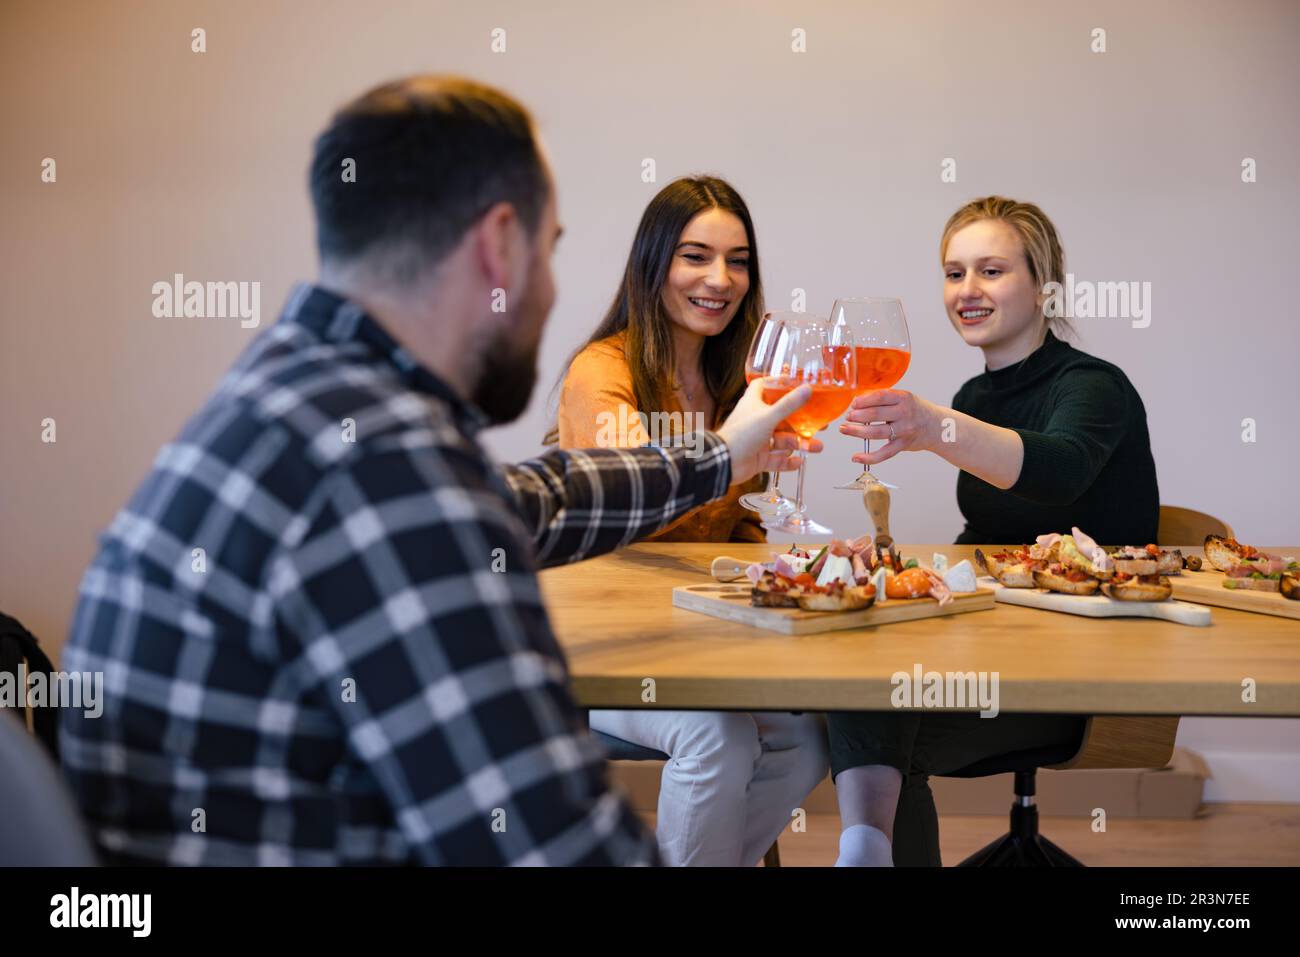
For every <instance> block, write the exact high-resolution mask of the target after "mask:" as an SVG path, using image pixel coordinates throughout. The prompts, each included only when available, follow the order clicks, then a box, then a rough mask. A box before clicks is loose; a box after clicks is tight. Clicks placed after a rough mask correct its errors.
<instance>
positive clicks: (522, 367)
mask: <svg viewBox="0 0 1300 957" xmlns="http://www.w3.org/2000/svg"><path fill="white" fill-rule="evenodd" d="M509 346H510V339H509V337H507V336H503V337H502V338H501V340H499V341H497V342H495V343H493V344H492V345H491V346H490V347H489V348H488V350H487V352H486V353H485V354H484V357H483V372H482V374H481V375H480V376H479V380H478V383H477V384H476V385H475V386H474V392H473V395H472V396H471V397H470V398H472V399H473V400H474V404H475V405H477V406H478V407H479V408H480V409H482V410H483V411H484V412H485V413H487V416H488V420H489V422H490V423H491V424H492V425H502V424H504V423H506V422H513V421H514V420H515V419H517V418H519V416H521V415H523V412H524V409H526V408H528V400H529V399H530V398H532V395H533V386H534V385H535V384H536V383H537V351H538V345H534V346H533V347H532V348H531V349H529V350H528V352H526V353H524V354H523V355H517V354H515V353H512V352H510V351H509Z"/></svg>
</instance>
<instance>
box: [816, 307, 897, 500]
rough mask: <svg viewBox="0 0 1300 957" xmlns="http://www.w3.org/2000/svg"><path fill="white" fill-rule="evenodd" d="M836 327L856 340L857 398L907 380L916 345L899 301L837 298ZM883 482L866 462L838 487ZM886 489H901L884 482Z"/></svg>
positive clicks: (866, 445)
mask: <svg viewBox="0 0 1300 957" xmlns="http://www.w3.org/2000/svg"><path fill="white" fill-rule="evenodd" d="M830 322H831V326H832V328H834V327H838V326H843V327H844V328H846V329H848V330H849V333H850V334H851V335H852V337H853V346H854V353H855V354H856V356H857V365H858V384H857V387H856V388H855V389H854V393H853V394H854V396H855V397H856V396H859V395H866V394H867V393H868V392H874V391H876V390H877V389H889V388H892V387H893V386H894V385H896V384H897V382H898V380H899V379H901V378H903V373H905V372H906V371H907V366H908V363H909V362H911V360H912V342H911V338H910V337H909V335H908V332H907V317H906V316H905V315H903V303H902V301H901V300H899V299H870V298H862V299H836V300H835V305H834V306H833V307H832V309H831V319H830ZM862 451H863V452H864V453H869V452H870V451H871V440H870V439H863V440H862ZM878 481H880V480H879V479H877V478H876V477H875V476H874V475H872V474H871V466H870V465H867V464H866V463H865V462H864V463H863V465H862V474H860V475H859V476H858V477H857V478H855V479H854V480H853V481H851V482H849V483H848V484H847V485H837V486H835V487H836V488H843V489H853V490H854V491H861V490H863V489H865V488H866V487H867V486H868V485H869V484H871V483H872V482H878ZM880 484H881V485H884V486H885V487H886V488H898V486H897V485H890V484H889V483H888V482H881V483H880Z"/></svg>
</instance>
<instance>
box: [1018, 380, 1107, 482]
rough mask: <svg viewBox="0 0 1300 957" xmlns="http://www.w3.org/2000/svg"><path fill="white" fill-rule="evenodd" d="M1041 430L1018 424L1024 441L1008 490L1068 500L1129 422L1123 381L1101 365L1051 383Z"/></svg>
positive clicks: (1099, 464)
mask: <svg viewBox="0 0 1300 957" xmlns="http://www.w3.org/2000/svg"><path fill="white" fill-rule="evenodd" d="M1048 402H1049V404H1050V407H1051V412H1050V414H1049V417H1048V421H1047V425H1046V426H1045V427H1044V429H1043V430H1042V431H1041V432H1034V431H1030V430H1028V429H1016V430H1015V431H1016V432H1018V433H1020V439H1021V441H1022V442H1023V443H1024V446H1025V458H1024V464H1023V465H1022V466H1021V469H1020V477H1019V478H1018V479H1017V480H1016V484H1015V485H1013V486H1011V488H1010V489H1008V491H1009V492H1010V493H1011V494H1012V495H1016V496H1019V497H1021V498H1024V499H1027V500H1029V501H1031V502H1039V503H1042V504H1044V505H1069V504H1071V503H1072V502H1074V501H1075V500H1077V499H1078V498H1079V496H1081V495H1082V494H1083V493H1084V492H1086V491H1087V490H1088V488H1089V487H1090V486H1091V485H1092V483H1093V481H1095V480H1096V478H1097V475H1098V473H1099V472H1101V470H1102V467H1103V466H1105V464H1106V462H1107V461H1109V459H1110V457H1111V455H1112V454H1113V453H1114V451H1115V449H1116V448H1118V447H1119V444H1120V442H1121V441H1122V440H1123V438H1124V435H1125V433H1126V431H1127V430H1128V429H1129V428H1130V427H1131V421H1130V419H1131V415H1132V409H1131V408H1130V401H1129V392H1128V389H1127V388H1126V387H1125V383H1124V382H1123V381H1122V380H1121V379H1120V378H1118V377H1117V376H1115V375H1114V374H1112V373H1110V372H1108V371H1105V370H1102V369H1077V370H1071V371H1070V372H1069V373H1068V374H1066V375H1064V376H1062V377H1061V378H1060V379H1059V380H1057V382H1055V383H1054V384H1053V386H1052V390H1051V392H1050V394H1049V396H1048Z"/></svg>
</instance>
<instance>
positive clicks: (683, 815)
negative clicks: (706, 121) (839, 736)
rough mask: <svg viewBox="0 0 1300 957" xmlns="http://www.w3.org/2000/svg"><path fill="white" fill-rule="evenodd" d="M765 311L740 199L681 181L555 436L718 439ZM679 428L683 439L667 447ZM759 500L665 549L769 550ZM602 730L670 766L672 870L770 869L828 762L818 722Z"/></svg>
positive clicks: (570, 376) (718, 516)
mask: <svg viewBox="0 0 1300 957" xmlns="http://www.w3.org/2000/svg"><path fill="white" fill-rule="evenodd" d="M762 308H763V307H762V286H761V283H760V281H759V273H758V245H757V242H756V241H755V238H754V227H753V223H752V221H751V220H750V215H749V210H748V208H747V207H746V205H745V201H744V200H743V199H742V198H741V196H740V194H739V193H737V192H736V190H735V189H733V188H732V187H731V186H730V185H729V184H727V183H726V182H724V181H723V180H720V179H717V178H714V177H691V178H684V179H679V180H676V181H674V182H672V183H670V184H668V185H667V186H665V187H664V188H663V189H662V190H661V191H660V192H659V194H658V195H656V196H655V197H654V198H653V199H652V200H651V201H650V204H649V205H648V206H647V207H646V210H645V213H644V214H643V216H642V218H641V223H640V225H639V226H638V227H637V231H636V235H635V237H634V239H633V241H632V250H631V253H630V255H629V256H628V261H627V267H626V269H625V271H624V274H623V280H622V283H621V284H620V286H619V290H618V293H617V294H616V295H615V297H614V302H613V303H612V305H611V306H610V308H609V311H608V313H607V314H606V316H605V319H604V321H603V322H601V324H600V325H599V327H598V328H597V329H596V331H595V332H594V333H593V334H592V336H591V338H590V339H589V340H588V342H587V344H586V345H585V346H584V347H583V348H582V349H581V350H579V352H578V353H577V354H576V355H575V356H574V358H573V359H572V360H571V362H570V363H569V366H568V371H567V374H566V375H565V378H564V383H563V388H562V392H561V396H560V406H559V417H558V421H557V423H556V428H555V430H553V432H552V434H551V435H550V436H548V438H558V441H559V444H560V445H561V446H563V447H566V448H569V447H573V448H587V447H591V446H598V445H610V444H614V445H621V446H635V445H640V444H642V443H644V442H646V441H648V440H657V441H658V442H659V443H660V444H664V445H668V444H672V443H673V442H675V441H677V440H683V439H689V436H688V435H686V433H689V432H690V431H691V430H692V429H694V428H696V427H700V428H713V427H715V425H716V423H718V422H719V421H721V420H722V419H723V418H725V416H726V413H727V412H728V411H729V410H730V409H731V408H732V407H733V406H734V405H735V403H736V402H737V400H738V399H739V398H740V396H741V394H742V393H743V392H744V390H745V357H746V354H747V352H748V350H749V344H750V340H751V339H752V338H753V335H754V330H755V329H756V328H757V326H758V322H759V319H760V318H761V316H762ZM638 413H644V414H646V416H647V420H646V422H645V423H642V421H641V420H640V419H639V418H638V417H637V414H638ZM673 416H677V418H676V420H674V418H673ZM665 421H666V422H668V423H674V422H675V423H677V424H680V425H681V426H682V428H681V429H679V430H678V432H677V434H672V435H664V434H662V433H663V429H662V428H661V426H662V425H663V423H664V422H665ZM651 432H657V433H659V434H657V435H655V434H650V433H651ZM756 488H758V486H757V485H756V484H753V483H751V484H750V485H747V486H740V485H738V486H734V487H733V488H732V489H731V493H730V494H729V495H728V496H727V497H725V498H723V499H720V500H718V501H716V502H713V503H710V504H708V505H704V506H701V507H700V508H697V509H695V510H694V511H691V512H688V513H687V514H686V515H684V516H683V517H682V518H681V519H679V520H678V521H677V522H676V523H674V524H673V525H670V526H669V527H668V528H666V529H664V530H663V531H661V532H660V533H659V534H657V535H655V536H652V539H651V540H654V541H693V542H728V541H745V542H762V541H765V540H766V538H765V535H764V533H763V529H762V526H761V525H760V524H759V518H758V516H757V515H755V514H754V513H753V512H749V511H747V510H745V509H744V508H743V507H741V506H740V505H739V504H738V503H737V501H736V499H737V498H738V496H739V494H740V493H741V492H744V491H753V490H755V489H756ZM590 720H591V727H592V728H594V729H595V730H598V731H602V732H604V733H605V734H610V735H613V736H614V737H616V738H622V739H623V740H625V741H631V742H633V743H636V744H640V745H643V746H646V747H650V748H654V749H656V750H659V751H663V752H665V753H667V754H668V756H669V761H668V763H667V765H665V767H664V772H663V776H662V778H661V784H660V789H659V805H658V818H657V821H656V832H657V837H658V842H659V849H660V852H661V854H662V855H663V858H664V861H665V862H666V863H668V864H693V865H728V866H752V865H753V864H755V863H757V861H758V860H759V858H760V857H762V855H763V853H764V852H765V851H766V850H767V849H768V847H770V846H771V844H772V842H773V841H774V840H775V839H776V838H777V836H778V835H779V834H780V833H781V831H782V830H783V829H784V828H785V826H786V824H788V823H789V821H790V814H791V812H792V811H793V809H794V808H796V807H798V806H800V805H801V803H802V802H803V799H804V798H805V797H806V796H807V794H808V792H809V791H811V790H812V789H813V788H814V787H815V786H816V785H817V783H818V782H819V781H820V780H821V779H822V778H823V777H824V776H825V775H826V769H827V766H828V760H827V755H826V733H825V729H824V726H823V724H822V721H821V718H820V717H819V716H815V715H792V714H768V713H753V714H750V713H745V712H706V711H650V710H645V709H640V710H629V711H592V712H591V716H590Z"/></svg>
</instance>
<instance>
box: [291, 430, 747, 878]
mask: <svg viewBox="0 0 1300 957" xmlns="http://www.w3.org/2000/svg"><path fill="white" fill-rule="evenodd" d="M639 458H640V460H641V461H643V462H645V463H649V462H654V463H655V464H656V466H657V467H656V468H655V469H653V470H651V469H644V471H646V472H650V471H655V472H664V471H665V470H664V468H663V467H662V459H661V458H660V457H659V454H658V453H654V452H650V453H642V455H641V456H640V457H639ZM637 461H638V459H637V458H633V459H630V460H626V461H624V462H623V465H622V468H620V469H613V468H612V463H611V462H604V463H603V467H601V466H600V465H596V464H594V463H593V462H592V461H590V460H585V459H584V460H582V464H581V466H578V467H576V471H577V472H578V473H579V474H581V475H583V476H584V477H585V481H586V483H588V484H587V485H586V486H585V487H587V488H590V487H592V486H594V485H599V484H601V483H602V482H603V483H604V484H605V485H607V486H608V487H607V488H606V489H605V502H606V504H607V506H608V507H610V508H615V507H616V502H617V500H618V499H619V498H620V497H630V495H631V493H630V492H628V491H626V490H627V489H628V488H630V487H631V486H632V484H635V483H634V478H633V476H634V474H635V472H636V471H637V469H636V465H635V464H634V463H636V462H637ZM713 461H714V462H715V469H716V462H717V459H716V452H715V458H714V459H713ZM550 466H551V468H556V469H558V468H561V466H560V464H559V463H558V462H551V463H550ZM534 468H536V469H539V471H546V470H545V469H542V468H541V467H538V466H534V467H532V468H527V469H525V471H526V472H528V473H530V474H537V473H534V472H533V469H534ZM489 469H490V464H489V463H487V462H486V461H485V460H483V459H482V458H481V457H477V456H474V455H472V454H468V453H466V454H461V452H460V451H458V450H456V449H454V448H447V447H445V446H444V447H438V446H434V447H430V448H427V449H411V448H409V447H395V448H393V449H391V450H389V451H388V452H385V453H380V454H371V455H367V456H366V457H364V458H363V459H361V460H360V461H357V462H355V463H353V464H351V465H350V466H348V467H347V468H344V469H341V470H339V471H338V472H336V473H335V474H334V475H333V476H332V477H331V479H330V480H329V483H328V486H327V488H326V490H325V491H324V492H323V494H324V495H325V497H326V500H325V501H324V503H323V504H322V506H321V507H320V508H319V510H317V511H316V515H317V518H316V519H315V521H314V522H313V523H312V525H311V527H310V529H308V530H307V532H306V534H305V536H304V537H303V539H302V541H301V543H300V544H299V545H298V546H297V547H295V548H293V549H292V550H291V551H289V552H287V553H286V554H285V555H284V557H283V558H282V559H281V560H279V561H278V562H277V564H276V566H275V567H274V568H273V570H272V573H271V576H270V590H271V598H272V600H273V603H274V607H275V608H276V614H277V618H278V625H279V626H280V628H282V629H284V630H286V631H289V632H291V633H292V634H294V635H295V636H300V637H299V639H298V640H300V641H301V642H302V643H303V648H302V655H301V660H302V662H303V666H304V667H305V668H306V669H307V670H308V672H309V674H310V680H311V681H312V682H313V683H314V684H317V685H318V686H319V687H320V689H321V690H322V694H323V696H324V698H326V699H327V700H329V701H330V702H331V707H332V709H333V710H334V712H335V713H336V714H337V716H338V717H339V719H340V720H341V721H342V723H343V725H344V727H345V729H346V735H347V738H348V741H349V743H350V745H351V747H352V749H353V750H354V751H355V753H356V754H357V755H358V756H359V757H360V759H361V760H363V761H364V762H365V763H366V764H367V765H368V766H369V767H370V769H371V771H372V773H373V774H374V776H375V778H376V779H377V781H378V783H379V786H380V788H381V789H382V790H383V792H384V794H385V796H386V798H387V801H388V803H389V804H390V806H391V807H392V809H393V815H394V819H395V821H396V824H397V826H398V828H399V829H400V831H401V832H402V834H403V837H404V838H405V840H406V842H407V843H408V844H409V846H410V847H411V848H412V849H413V852H414V854H415V855H416V856H418V857H419V858H420V859H421V860H423V861H424V862H426V863H430V864H471V863H472V864H537V865H568V864H637V863H642V864H646V863H654V862H655V861H656V860H657V855H656V851H655V848H654V842H653V838H652V837H651V836H650V835H649V834H648V833H647V832H646V830H645V829H644V828H643V827H642V825H641V824H640V822H639V820H638V819H637V818H636V817H635V815H634V813H633V812H632V811H631V809H630V808H629V807H628V805H627V804H626V802H625V801H623V800H622V798H621V797H619V796H618V795H617V794H616V793H615V792H613V791H611V790H610V788H609V785H608V781H607V777H606V764H605V760H604V754H603V751H602V749H601V748H600V746H599V745H598V744H597V743H596V742H595V741H594V740H593V739H592V738H591V736H590V735H589V734H587V733H586V731H585V728H584V727H583V726H582V724H581V722H580V720H579V719H578V714H579V711H578V709H577V706H576V705H575V703H574V702H573V700H572V698H571V697H570V695H569V692H568V690H567V674H566V671H565V668H564V664H563V662H564V658H563V654H562V652H561V650H560V648H559V646H558V644H557V643H556V641H555V639H554V636H553V634H552V633H551V631H550V628H549V624H548V622H547V617H546V613H545V608H544V605H543V603H542V599H541V595H540V592H539V589H538V586H537V578H536V573H535V566H534V562H533V559H532V547H531V543H530V542H529V541H528V536H527V533H526V532H525V531H524V529H523V527H522V526H521V525H520V523H519V521H518V518H517V516H514V515H513V514H511V513H510V512H508V511H504V510H503V509H502V508H501V498H500V493H499V491H498V490H497V489H495V488H493V487H492V484H491V478H492V476H491V474H490V472H489ZM723 471H725V470H723ZM680 472H683V473H685V474H691V473H690V470H689V469H681V470H680ZM546 474H547V475H548V476H549V477H551V478H554V477H555V475H554V473H551V472H546ZM647 479H648V480H649V481H648V482H647V485H648V486H649V488H648V489H646V490H645V492H644V497H645V498H646V499H649V498H650V497H651V495H652V494H665V495H666V497H670V498H671V497H674V496H677V497H683V498H686V497H690V496H689V495H688V493H687V490H686V488H685V487H684V486H682V484H681V481H682V479H681V474H678V475H676V476H674V477H673V478H672V479H671V480H668V479H653V478H651V477H650V476H647ZM538 480H539V481H541V478H540V477H539V479H538ZM710 481H712V476H711V477H710ZM669 486H671V487H669ZM578 487H583V486H581V485H580V486H578ZM710 487H712V486H710ZM620 489H621V491H620ZM430 490H432V491H430ZM574 497H575V498H576V497H577V496H576V494H575V495H574ZM541 498H542V496H541V493H540V492H538V493H537V496H536V500H537V501H538V502H539V503H540V501H541ZM574 504H577V503H576V502H575V503H574ZM546 507H547V508H548V509H551V510H554V511H563V508H562V503H561V502H558V501H556V500H550V499H548V500H547V504H546ZM616 510H617V511H621V512H622V513H623V514H638V515H641V514H644V515H650V514H660V513H661V512H662V510H653V511H652V510H651V509H650V507H649V506H648V505H645V504H638V505H637V506H635V507H632V508H623V509H616ZM579 511H580V512H581V513H582V514H600V510H599V509H596V508H594V507H593V506H592V504H591V503H590V502H588V503H587V505H586V506H585V507H582V508H580V509H579ZM571 521H577V519H576V518H574V519H571ZM651 521H652V519H650V518H639V519H637V520H636V522H634V523H631V524H628V525H627V529H626V530H628V531H635V529H636V528H638V527H640V526H641V525H643V524H646V523H648V522H651ZM604 522H605V524H606V525H607V526H608V527H607V528H606V529H605V530H603V532H602V534H601V535H600V536H598V538H597V540H596V541H598V542H599V543H601V544H604V543H606V542H610V541H612V539H613V538H614V537H615V531H614V528H613V526H612V525H609V522H608V519H605V520H604ZM550 524H555V521H554V520H552V522H551V523H550ZM560 524H561V525H563V524H564V523H563V522H561V523H560ZM623 534H624V532H623V531H620V532H618V533H617V537H622V535H623ZM593 547H594V543H593ZM349 688H352V689H353V693H352V694H350V695H349V694H348V693H347V690H348V689H349Z"/></svg>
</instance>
